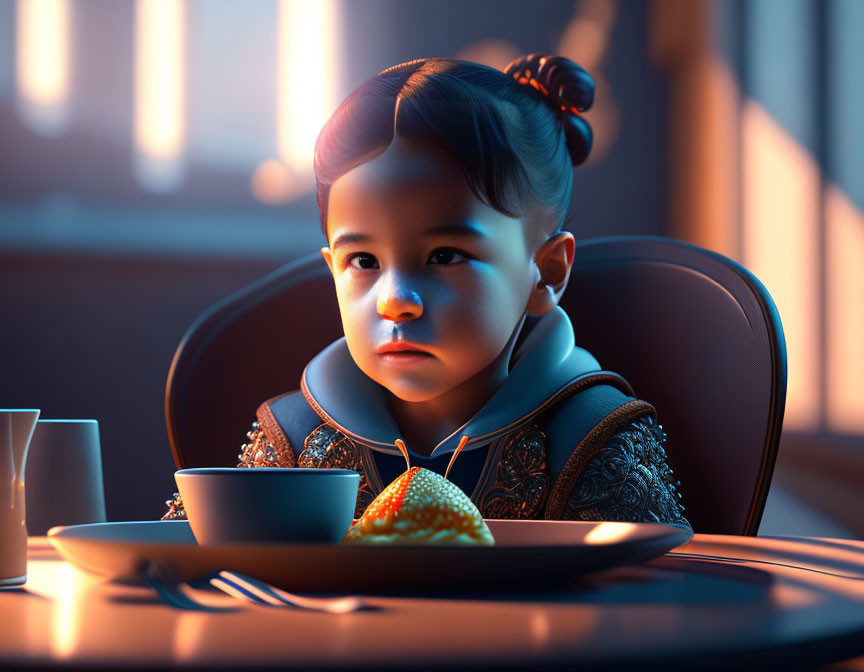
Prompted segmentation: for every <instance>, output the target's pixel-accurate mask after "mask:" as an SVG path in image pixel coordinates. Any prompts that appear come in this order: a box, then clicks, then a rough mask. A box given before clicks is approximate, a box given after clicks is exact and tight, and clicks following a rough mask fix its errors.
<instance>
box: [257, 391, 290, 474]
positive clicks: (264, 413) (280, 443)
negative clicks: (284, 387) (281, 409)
mask: <svg viewBox="0 0 864 672" xmlns="http://www.w3.org/2000/svg"><path fill="white" fill-rule="evenodd" d="M288 394H291V393H290V392H289V393H288ZM284 396H285V395H284V394H283V395H280V396H279V397H276V399H281V398H282V397H284ZM271 401H275V399H271V400H268V401H265V402H264V403H263V404H261V405H260V406H259V407H258V410H257V411H255V415H256V416H257V417H258V422H259V423H260V425H261V428H262V429H263V430H264V434H266V435H267V438H268V439H269V441H270V445H272V446H273V448H274V449H275V450H276V451H277V453H279V454H280V455H282V456H284V459H285V461H286V462H288V464H285V465H284V466H286V467H293V466H295V464H296V463H297V459H296V456H295V455H294V451H293V450H292V448H291V442H290V441H288V437H287V436H285V432H283V431H282V428H281V427H280V426H279V423H278V422H277V421H276V417H275V416H274V415H273V411H272V410H271V409H270V402H271Z"/></svg>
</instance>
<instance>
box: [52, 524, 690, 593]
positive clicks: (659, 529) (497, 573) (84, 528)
mask: <svg viewBox="0 0 864 672" xmlns="http://www.w3.org/2000/svg"><path fill="white" fill-rule="evenodd" d="M486 523H487V524H488V525H489V529H490V531H491V532H492V535H493V536H494V537H495V546H481V547H468V546H339V545H332V544H287V543H286V544H232V545H218V546H199V545H198V544H197V543H196V541H195V537H193V536H192V530H191V529H190V528H189V523H187V522H186V521H140V522H129V523H94V524H89V525H69V526H66V527H55V528H52V529H51V530H49V532H48V536H49V540H50V541H51V543H52V544H53V545H54V547H55V548H56V549H57V550H58V551H59V553H60V555H62V556H63V558H64V559H66V560H68V561H69V562H70V563H72V564H73V565H76V566H77V567H80V568H81V569H84V570H86V571H88V572H93V573H96V574H100V575H103V576H106V577H108V578H110V579H114V580H119V581H133V582H137V581H140V580H141V576H142V572H143V568H144V566H145V565H146V564H147V562H148V561H150V560H158V561H160V562H164V563H168V564H170V565H172V566H173V567H174V568H175V569H176V571H177V572H178V573H179V574H180V575H181V576H182V577H183V578H184V579H187V580H192V579H195V578H199V577H201V576H204V575H207V574H209V573H212V572H215V571H218V570H220V569H229V570H233V571H236V572H242V573H244V574H249V575H251V576H255V577H258V578H259V579H263V580H264V581H267V582H269V583H272V584H275V585H278V586H281V587H282V588H285V589H287V590H294V591H299V592H330V593H342V592H364V593H403V594H404V593H405V592H406V591H419V592H430V591H433V592H435V591H450V590H460V591H471V590H490V589H493V590H495V589H497V590H502V589H506V590H513V589H522V588H538V587H541V586H546V585H550V584H560V583H561V582H562V581H567V580H570V579H572V578H574V577H576V576H578V575H580V574H584V573H588V572H594V571H598V570H602V569H608V568H610V567H616V566H619V565H625V564H634V563H639V562H643V561H645V560H649V559H651V558H655V557H657V556H660V555H663V554H664V553H666V552H667V551H670V550H672V549H673V548H675V547H677V546H680V545H682V544H685V543H687V542H688V541H689V540H690V539H691V538H692V536H693V532H692V531H691V530H690V529H689V528H682V527H678V526H676V525H663V524H658V523H617V522H582V521H553V520H487V521H486Z"/></svg>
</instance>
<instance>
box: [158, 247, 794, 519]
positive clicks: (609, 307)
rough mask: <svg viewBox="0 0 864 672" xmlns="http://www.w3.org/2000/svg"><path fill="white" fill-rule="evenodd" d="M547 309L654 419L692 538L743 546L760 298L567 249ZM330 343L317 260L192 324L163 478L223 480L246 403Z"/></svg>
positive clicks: (750, 509) (769, 462)
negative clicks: (196, 475)
mask: <svg viewBox="0 0 864 672" xmlns="http://www.w3.org/2000/svg"><path fill="white" fill-rule="evenodd" d="M561 305H562V307H563V308H564V309H565V310H566V311H567V312H568V314H569V315H570V316H571V319H572V321H573V327H574V330H575V333H576V343H577V344H578V345H580V346H582V347H584V348H586V349H588V350H589V351H590V352H591V353H593V354H594V355H595V356H596V357H597V359H598V360H599V361H600V363H601V365H602V366H603V367H604V368H605V369H607V370H612V371H617V372H619V373H621V374H622V375H624V376H625V377H626V378H627V379H628V380H629V381H630V383H631V384H632V386H633V388H634V390H635V391H636V394H637V395H638V396H639V398H641V399H645V400H647V401H649V402H651V403H652V404H653V405H654V406H655V407H656V408H657V410H658V418H659V421H660V423H661V424H662V425H663V427H664V429H665V431H666V433H667V435H668V445H667V453H668V457H669V464H670V466H671V467H672V469H673V470H674V472H675V474H676V477H677V478H679V479H680V480H681V482H682V484H683V486H682V492H683V496H684V504H685V506H686V511H685V515H686V516H687V518H688V519H689V520H690V522H691V523H692V525H693V528H694V530H696V531H697V532H703V533H716V534H747V535H755V534H756V532H757V530H758V528H759V521H760V519H761V517H762V510H763V508H764V505H765V499H766V497H767V495H768V487H769V485H770V483H771V475H772V472H773V470H774V461H775V458H776V455H777V447H778V443H779V439H780V429H781V425H782V421H783V410H784V404H785V398H786V353H785V342H784V339H783V331H782V327H781V324H780V318H779V316H778V314H777V310H776V308H775V307H774V303H773V302H772V300H771V297H770V296H769V295H768V292H767V291H766V290H765V288H764V287H763V286H762V284H761V283H760V282H759V281H758V280H757V279H756V278H755V277H754V276H753V275H752V274H751V273H750V272H749V271H747V270H746V269H745V268H743V267H742V266H741V265H739V264H737V263H736V262H734V261H732V260H730V259H727V258H726V257H723V256H722V255H719V254H716V253H714V252H710V251H708V250H704V249H701V248H699V247H696V246H694V245H690V244H688V243H683V242H680V241H676V240H672V239H668V238H662V237H654V236H622V237H610V238H595V239H590V240H584V241H581V242H578V243H577V244H576V256H575V262H574V265H573V272H572V276H571V279H570V284H569V286H568V290H567V292H566V293H565V295H564V297H563V300H562V302H561ZM341 335H342V330H341V323H340V318H339V313H338V306H337V303H336V298H335V291H334V288H333V282H332V279H331V277H330V274H329V270H328V268H327V266H326V264H325V263H324V261H323V260H322V259H321V257H320V256H319V255H317V254H316V255H312V256H310V257H305V258H303V259H299V260H297V261H295V262H292V263H290V264H287V265H286V266H284V267H282V268H280V269H278V270H276V271H274V272H273V273H271V274H270V275H267V276H265V277H264V278H262V279H260V280H258V281H257V282H255V283H254V284H252V285H250V286H248V287H246V288H245V289H242V290H240V291H238V292H236V293H235V294H232V295H231V296H229V297H228V298H226V299H225V300H223V301H222V302H220V303H219V304H217V305H215V306H214V307H212V308H211V309H210V310H208V311H207V312H206V313H205V314H204V315H202V316H201V317H200V318H199V319H198V320H197V321H196V322H195V323H194V324H193V325H192V326H191V327H190V329H189V331H188V332H187V333H186V335H185V337H184V338H183V341H182V342H181V344H180V346H179V348H178V349H177V353H176V355H175V356H174V361H173V363H172V365H171V370H170V373H169V375H168V384H167V390H166V401H165V410H166V418H167V423H168V435H169V438H170V441H171V447H172V450H173V453H174V459H175V462H176V463H177V466H178V467H180V468H183V467H190V466H211V465H222V466H224V465H232V464H233V463H234V462H235V460H236V455H237V453H238V452H239V448H240V444H241V443H242V442H243V437H244V433H245V432H246V431H247V429H248V427H249V424H250V422H251V421H252V420H253V419H254V411H255V409H256V407H257V406H258V404H259V403H260V402H261V401H263V400H265V399H267V398H269V397H272V396H275V395H277V394H280V393H282V392H287V391H290V390H292V389H296V388H297V387H298V385H299V380H300V375H301V373H302V370H303V367H304V366H305V364H306V363H307V362H308V361H309V359H311V358H312V357H313V356H314V355H315V354H316V353H317V352H318V351H320V350H321V348H323V347H324V346H325V345H326V344H328V343H330V342H331V341H333V340H335V339H337V338H339V337H340V336H341Z"/></svg>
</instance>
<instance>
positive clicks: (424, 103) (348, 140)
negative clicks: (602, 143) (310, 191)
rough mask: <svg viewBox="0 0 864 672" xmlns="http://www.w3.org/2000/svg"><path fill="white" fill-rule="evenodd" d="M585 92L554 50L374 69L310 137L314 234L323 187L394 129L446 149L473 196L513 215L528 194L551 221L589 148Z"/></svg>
mask: <svg viewBox="0 0 864 672" xmlns="http://www.w3.org/2000/svg"><path fill="white" fill-rule="evenodd" d="M593 97H594V81H593V80H592V79H591V76H590V75H589V74H588V73H587V72H585V70H583V69H582V68H581V67H579V66H578V65H577V64H576V63H573V62H572V61H569V60H567V59H565V58H561V57H557V56H541V55H539V54H532V55H531V56H526V57H523V58H520V59H517V60H516V61H514V62H513V63H511V64H510V65H509V66H508V67H507V69H506V70H505V72H502V71H500V70H496V69H494V68H490V67H487V66H485V65H480V64H478V63H471V62H468V61H457V60H453V59H448V58H429V59H421V60H416V61H411V62H409V63H403V64H401V65H397V66H394V67H392V68H388V69H387V70H384V71H383V72H381V73H379V74H378V75H376V76H375V77H372V78H371V79H369V80H367V81H366V82H365V83H363V84H362V85H360V86H359V87H358V88H357V89H356V90H355V91H354V92H353V93H351V95H349V96H348V98H346V99H345V101H344V102H343V103H342V104H341V105H340V106H339V108H338V109H337V110H336V112H334V113H333V116H331V117H330V119H329V120H328V121H327V123H326V124H325V125H324V128H323V129H322V130H321V133H320V134H319V136H318V140H317V142H316V143H315V177H316V181H317V185H318V206H319V211H320V214H321V226H322V229H323V230H324V234H325V235H326V233H327V202H328V198H329V195H330V186H331V185H332V184H333V183H334V182H335V181H336V180H337V179H338V178H339V177H341V176H342V175H344V174H345V173H347V172H348V171H349V170H351V169H352V168H354V167H356V166H358V165H360V164H362V163H364V162H366V161H368V160H370V159H371V158H373V157H374V156H377V155H378V154H380V153H381V152H383V151H384V150H385V149H386V148H387V147H388V146H389V144H390V143H391V142H392V140H393V137H394V135H396V134H398V135H400V136H401V137H404V138H406V139H409V140H412V141H415V142H419V143H425V144H431V145H435V146H439V147H442V148H443V149H444V150H446V151H447V152H448V153H449V154H451V155H452V156H453V157H454V158H455V159H456V161H457V162H458V163H459V165H460V166H461V167H462V170H463V171H464V174H465V178H466V180H467V182H468V185H469V187H470V188H471V190H472V191H473V192H474V194H475V195H476V196H477V198H479V199H480V200H481V201H483V202H484V203H486V204H487V205H489V206H490V207H492V208H494V209H495V210H498V211H499V212H501V213H504V214H506V215H508V216H511V217H515V216H518V213H519V211H520V210H521V205H522V204H523V203H524V199H525V198H526V197H531V198H533V199H534V200H535V201H536V202H537V203H538V204H539V205H541V206H542V207H545V208H547V209H548V210H549V211H550V212H551V214H552V215H553V217H554V220H555V223H556V228H557V227H560V226H561V223H562V222H563V220H564V217H565V216H566V214H567V211H568V209H569V207H570V198H571V193H572V182H573V173H572V168H573V165H576V164H579V163H581V162H582V161H584V160H585V159H586V158H587V157H588V152H589V151H590V149H591V137H592V136H591V127H590V126H589V125H588V124H587V122H585V120H584V119H582V117H581V116H579V114H580V113H581V112H582V111H584V110H586V109H588V108H589V107H590V106H591V103H592V102H593Z"/></svg>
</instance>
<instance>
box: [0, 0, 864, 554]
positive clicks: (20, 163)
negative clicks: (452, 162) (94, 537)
mask: <svg viewBox="0 0 864 672" xmlns="http://www.w3.org/2000/svg"><path fill="white" fill-rule="evenodd" d="M862 34H864V1H862V0H821V1H820V0H577V1H575V2H574V0H544V2H541V3H526V2H524V1H523V0H519V1H516V0H437V1H436V2H434V3H429V2H425V1H424V0H252V1H250V2H243V3H239V2H234V1H232V0H186V1H183V0H17V1H16V0H0V315H2V318H0V320H2V321H0V324H2V326H3V328H2V330H0V407H7V408H10V407H11V408H27V407H33V408H41V409H42V417H43V418H96V419H98V420H99V422H100V425H101V432H102V448H103V463H104V469H105V484H106V495H107V507H108V518H109V520H131V519H147V518H156V517H158V516H160V515H161V513H162V512H163V510H164V507H163V505H162V502H163V500H165V499H166V498H167V497H168V496H169V495H170V494H171V493H172V492H173V491H174V485H173V471H174V465H173V459H172V457H171V452H170V447H169V444H168V439H167V435H166V431H165V420H164V415H163V398H164V386H165V380H166V376H167V374H168V368H169V366H170V363H171V358H172V356H173V354H174V350H175V349H176V347H177V345H178V343H179V342H180V339H181V338H182V336H183V334H184V332H185V330H186V329H187V328H188V327H189V325H190V324H191V322H192V321H193V320H194V319H195V318H196V317H197V316H198V315H199V314H200V313H201V312H202V311H203V310H205V309H206V308H207V307H209V306H210V305H211V304H213V303H214V302H216V301H217V300H219V299H221V298H222V297H224V296H226V295H227V294H229V293H231V292H232V291H234V290H236V289H239V288H240V287H242V286H244V285H246V284H248V283H250V282H251V281H253V280H255V279H257V278H258V277H260V276H262V275H264V274H266V273H268V272H269V271H271V270H273V269H275V268H277V267H279V266H280V265H282V264H284V263H285V262H287V261H289V260H291V259H294V258H297V257H299V256H302V255H305V254H307V253H309V252H312V251H315V250H317V248H318V247H320V246H321V244H322V243H323V238H322V236H321V233H320V230H319V224H318V215H317V209H316V205H315V198H314V180H313V176H312V173H311V160H312V147H313V144H314V140H315V137H316V135H317V132H318V130H319V129H320V127H321V125H322V124H323V122H324V120H325V119H326V118H327V116H328V115H329V114H330V112H332V110H333V109H334V108H335V106H336V105H337V104H338V102H339V101H340V100H341V99H342V98H343V97H344V96H345V95H346V94H347V93H348V92H350V91H351V90H352V89H353V88H354V87H356V86H357V85H358V84H360V83H361V82H362V81H364V80H365V79H367V78H369V77H371V76H373V75H375V74H376V73H377V72H379V71H380V70H383V69H384V68H386V67H389V66H391V65H395V64H397V63H400V62H403V61H407V60H411V59H414V58H418V57H425V56H456V57H461V58H466V59H468V60H475V61H478V62H481V63H486V64H488V65H492V66H495V67H499V68H503V67H504V66H505V65H506V64H507V63H508V62H509V61H510V60H511V59H513V58H515V57H516V56H519V55H522V54H527V53H532V52H544V53H558V54H561V55H564V56H567V57H569V58H572V59H573V60H576V61H577V62H579V63H581V64H582V65H583V66H584V67H586V68H587V69H588V70H589V72H591V73H592V74H593V75H594V77H595V78H596V80H597V101H596V104H595V106H594V108H593V109H592V110H591V111H590V112H589V113H588V114H587V115H586V118H587V119H588V120H589V121H590V122H591V124H592V126H593V127H594V129H595V133H596V145H595V149H594V151H593V153H592V155H591V158H590V159H589V160H588V162H587V163H586V164H585V165H584V166H582V167H580V168H579V169H578V170H577V171H576V175H575V198H576V201H577V204H578V205H577V208H576V209H575V214H574V216H573V217H571V221H570V224H569V228H570V229H571V230H572V231H573V232H574V234H575V235H576V237H577V238H587V237H593V236H600V235H616V234H652V235H665V236H671V237H675V238H679V239H682V240H686V241H689V242H692V243H695V244H697V245H701V246H703V247H707V248H710V249H713V250H716V251H718V252H720V253H722V254H725V255H727V256H729V257H731V258H733V259H735V260H737V261H739V262H741V263H743V264H744V265H746V266H747V267H748V268H750V269H751V270H752V271H753V272H754V273H755V274H756V276H757V277H759V278H760V279H761V280H762V282H763V283H764V284H765V285H766V287H767V288H768V290H769V291H770V293H771V294H772V296H773V297H774V300H775V302H776V304H777V307H778V310H779V312H780V316H781V319H782V321H783V325H784V329H785V332H786V339H787V348H788V358H789V363H788V366H789V387H788V397H787V410H786V419H785V425H784V433H783V437H782V442H781V447H780V452H779V457H778V460H777V466H776V470H775V475H774V481H773V485H772V489H771V492H770V494H769V499H768V504H767V507H766V511H765V516H764V518H763V523H762V528H761V530H760V533H761V534H785V533H789V534H809V535H818V536H837V537H849V538H856V537H857V538H864V519H862V517H861V516H860V515H859V513H858V512H859V511H860V510H862V508H864V487H862V485H864V125H862V124H861V122H860V120H861V110H864V75H862V70H861V64H862V63H864V41H862V40H861V39H860V36H861V35H862ZM284 328H285V329H286V330H288V331H290V329H291V328H292V327H291V324H290V323H287V324H286V325H284ZM292 386H295V385H294V383H293V382H290V381H289V382H287V383H286V391H287V390H288V389H291V387H292ZM231 392H232V391H231V388H230V381H227V382H226V389H225V390H224V393H225V394H227V395H230V394H231ZM254 410H255V409H254V408H250V409H249V419H250V422H251V420H252V419H253V417H254ZM733 421H734V418H730V422H733ZM243 440H244V438H243V437H242V436H238V437H237V445H238V449H239V446H240V444H241V443H242V442H243Z"/></svg>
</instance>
